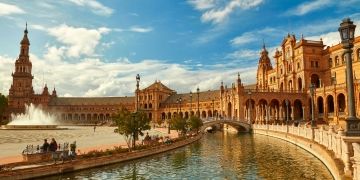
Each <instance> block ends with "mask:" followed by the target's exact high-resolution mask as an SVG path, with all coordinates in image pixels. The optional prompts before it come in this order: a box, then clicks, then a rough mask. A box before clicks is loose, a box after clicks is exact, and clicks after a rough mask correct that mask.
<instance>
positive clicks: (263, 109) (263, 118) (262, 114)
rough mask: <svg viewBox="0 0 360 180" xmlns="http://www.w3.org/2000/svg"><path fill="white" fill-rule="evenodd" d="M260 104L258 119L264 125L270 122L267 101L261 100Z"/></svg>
mask: <svg viewBox="0 0 360 180" xmlns="http://www.w3.org/2000/svg"><path fill="white" fill-rule="evenodd" d="M258 104H259V107H260V109H259V113H258V115H259V117H258V118H257V119H258V120H259V121H260V122H262V123H265V122H268V120H269V119H267V116H268V113H267V111H268V109H267V108H268V106H267V104H268V103H267V101H266V100H265V99H261V100H260V101H259V103H258Z"/></svg>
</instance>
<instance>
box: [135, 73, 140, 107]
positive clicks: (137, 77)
mask: <svg viewBox="0 0 360 180" xmlns="http://www.w3.org/2000/svg"><path fill="white" fill-rule="evenodd" d="M139 82H140V75H139V74H137V75H136V111H138V110H139Z"/></svg>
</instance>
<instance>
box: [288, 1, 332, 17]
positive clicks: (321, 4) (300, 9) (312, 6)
mask: <svg viewBox="0 0 360 180" xmlns="http://www.w3.org/2000/svg"><path fill="white" fill-rule="evenodd" d="M332 3H333V2H331V0H313V1H308V2H305V3H302V4H300V5H299V6H297V7H296V8H294V9H290V10H289V11H287V12H286V14H288V15H297V16H302V15H305V14H307V13H309V12H312V11H315V10H318V9H322V8H325V7H328V6H330V5H332Z"/></svg>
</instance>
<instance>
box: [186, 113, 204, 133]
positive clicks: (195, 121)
mask: <svg viewBox="0 0 360 180" xmlns="http://www.w3.org/2000/svg"><path fill="white" fill-rule="evenodd" d="M202 125H203V122H202V120H201V119H200V118H199V117H197V116H191V117H190V119H189V121H188V126H189V128H190V130H196V131H198V130H199V128H200V127H201V126H202Z"/></svg>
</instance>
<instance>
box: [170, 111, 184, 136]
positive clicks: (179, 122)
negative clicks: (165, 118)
mask: <svg viewBox="0 0 360 180" xmlns="http://www.w3.org/2000/svg"><path fill="white" fill-rule="evenodd" d="M170 125H171V127H172V128H173V129H175V130H177V131H180V133H181V134H185V133H186V130H187V123H186V119H184V118H182V117H181V116H179V115H175V116H174V117H173V118H172V119H171V120H170Z"/></svg>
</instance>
